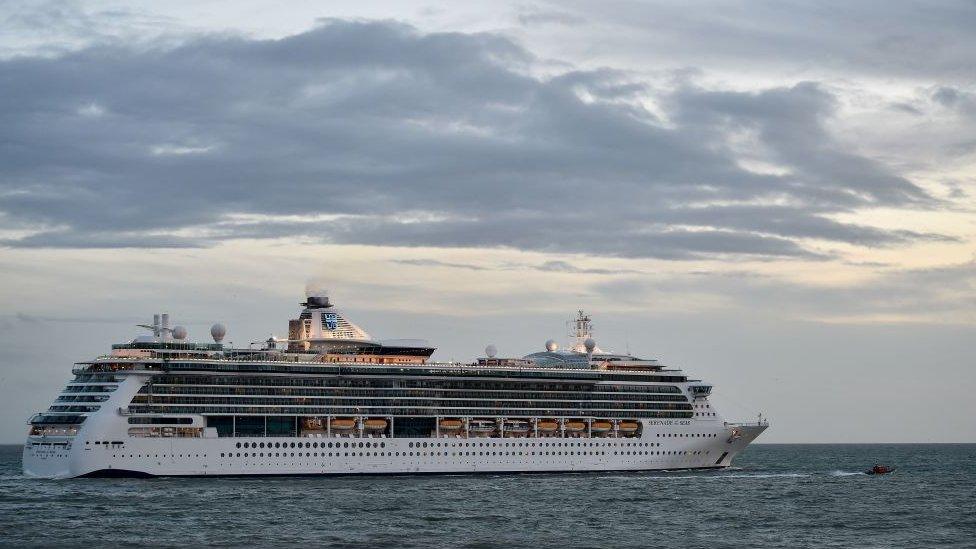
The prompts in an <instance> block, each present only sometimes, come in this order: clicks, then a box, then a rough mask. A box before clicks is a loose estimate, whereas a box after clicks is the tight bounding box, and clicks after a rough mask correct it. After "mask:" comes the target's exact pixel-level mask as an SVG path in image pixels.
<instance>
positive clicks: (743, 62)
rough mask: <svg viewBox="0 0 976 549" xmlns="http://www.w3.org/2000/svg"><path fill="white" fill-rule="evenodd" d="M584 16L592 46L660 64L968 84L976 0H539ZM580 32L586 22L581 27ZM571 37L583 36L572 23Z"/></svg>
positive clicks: (975, 49) (975, 47) (584, 39)
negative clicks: (689, 0) (696, 2)
mask: <svg viewBox="0 0 976 549" xmlns="http://www.w3.org/2000/svg"><path fill="white" fill-rule="evenodd" d="M548 4H549V5H551V6H553V9H560V10H562V11H567V12H570V13H573V14H577V15H583V14H585V15H586V16H587V17H588V22H589V27H590V28H594V29H598V30H594V33H599V36H600V37H601V38H602V39H603V40H602V41H601V51H613V52H614V54H615V55H617V56H620V55H625V56H626V55H628V54H629V55H632V56H634V57H638V58H641V59H642V60H644V62H650V63H654V62H660V63H666V64H668V65H672V66H674V65H678V66H680V65H690V66H705V67H706V68H728V67H735V70H738V71H750V70H753V71H755V70H761V71H764V72H771V73H777V74H789V75H797V74H805V73H819V74H822V73H824V72H832V73H835V74H841V75H858V76H864V75H875V76H883V77H911V78H933V77H935V78H939V79H950V80H954V81H960V82H970V81H971V75H972V71H973V63H972V59H973V55H974V53H976V33H973V32H972V29H973V28H976V4H973V2H971V1H968V0H956V1H945V2H938V3H937V4H933V3H931V2H924V1H919V0H914V1H902V2H884V1H880V0H867V1H864V0H862V1H859V2H847V1H843V0H825V1H821V2H800V1H795V0H791V1H781V0H758V1H749V2H745V1H733V2H711V3H708V6H707V7H705V8H703V9H688V6H687V5H686V4H684V3H681V2H668V1H654V0H651V1H647V0H607V1H605V2H601V3H600V8H599V9H593V6H592V4H591V3H590V2H586V1H584V0H568V1H567V0H560V1H559V2H548ZM584 30H585V29H584ZM573 32H574V34H575V39H574V42H573V43H581V44H587V46H588V47H589V48H592V46H589V44H591V43H592V40H591V38H592V35H589V34H586V33H585V32H583V31H581V30H579V29H573Z"/></svg>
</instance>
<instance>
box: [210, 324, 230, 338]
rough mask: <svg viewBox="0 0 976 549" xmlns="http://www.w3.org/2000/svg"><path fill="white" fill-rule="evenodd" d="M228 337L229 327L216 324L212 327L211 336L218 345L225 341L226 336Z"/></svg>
mask: <svg viewBox="0 0 976 549" xmlns="http://www.w3.org/2000/svg"><path fill="white" fill-rule="evenodd" d="M225 335H227V327H226V326H224V325H223V324H221V323H219V322H218V323H216V324H214V325H213V326H211V327H210V336H211V337H213V340H214V341H215V342H217V343H220V342H221V341H223V340H224V336H225Z"/></svg>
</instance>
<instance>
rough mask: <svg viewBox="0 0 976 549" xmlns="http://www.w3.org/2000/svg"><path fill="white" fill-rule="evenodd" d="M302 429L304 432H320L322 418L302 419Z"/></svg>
mask: <svg viewBox="0 0 976 549" xmlns="http://www.w3.org/2000/svg"><path fill="white" fill-rule="evenodd" d="M302 429H305V430H306V431H321V430H322V418H317V417H306V418H303V419H302Z"/></svg>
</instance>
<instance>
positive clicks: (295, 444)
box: [237, 441, 661, 449]
mask: <svg viewBox="0 0 976 549" xmlns="http://www.w3.org/2000/svg"><path fill="white" fill-rule="evenodd" d="M303 444H304V446H303ZM655 445H656V446H660V445H661V443H660V442H656V443H655V442H536V443H532V442H494V443H493V442H410V443H408V444H407V447H408V448H428V447H430V448H485V447H488V448H494V447H496V446H497V447H499V448H500V447H505V448H532V447H539V448H549V447H552V448H586V447H594V446H601V447H603V446H619V447H644V448H647V447H654V446H655ZM265 447H267V448H268V449H271V448H285V449H287V448H302V447H304V448H320V447H321V448H333V447H335V448H337V449H338V448H386V442H385V441H381V442H372V441H365V442H363V441H360V442H355V441H353V442H348V441H346V442H322V443H319V442H291V443H288V442H238V443H237V448H244V449H248V448H261V449H263V448H265Z"/></svg>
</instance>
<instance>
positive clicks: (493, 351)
mask: <svg viewBox="0 0 976 549" xmlns="http://www.w3.org/2000/svg"><path fill="white" fill-rule="evenodd" d="M497 354H498V347H495V346H494V345H489V346H487V347H485V356H487V357H488V358H495V355H497Z"/></svg>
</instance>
